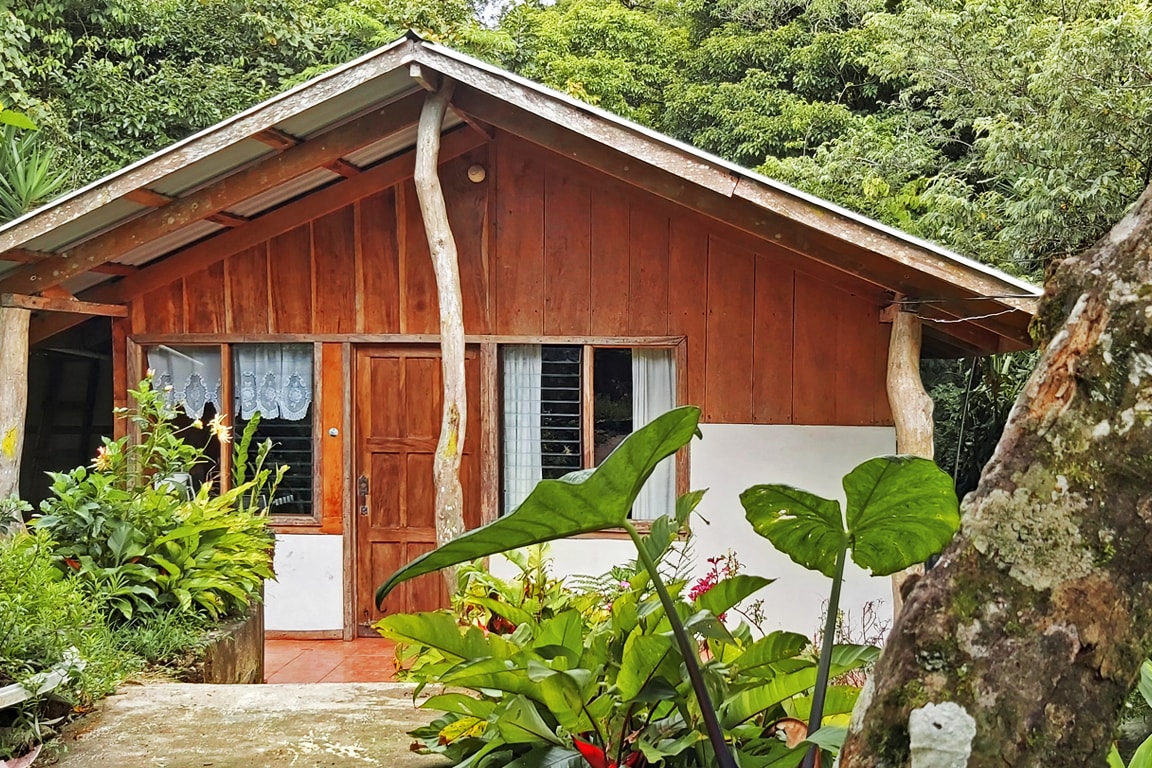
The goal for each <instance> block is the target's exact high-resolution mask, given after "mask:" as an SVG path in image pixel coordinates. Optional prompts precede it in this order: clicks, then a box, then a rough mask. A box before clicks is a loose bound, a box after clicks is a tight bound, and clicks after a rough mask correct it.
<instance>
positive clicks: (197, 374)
mask: <svg viewBox="0 0 1152 768" xmlns="http://www.w3.org/2000/svg"><path fill="white" fill-rule="evenodd" d="M148 367H149V368H151V369H152V371H153V374H152V386H153V388H154V389H157V390H161V391H163V390H164V388H165V387H172V389H171V390H170V391H169V397H168V402H169V403H170V404H172V405H179V406H182V407H183V408H184V412H185V413H187V414H188V418H191V419H199V418H203V416H204V406H205V405H206V404H208V403H212V405H214V406H215V407H216V413H220V370H221V369H220V348H219V347H179V348H176V347H165V346H160V347H152V348H151V349H149V350H148Z"/></svg>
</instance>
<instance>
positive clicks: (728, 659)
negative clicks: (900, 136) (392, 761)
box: [379, 519, 878, 768]
mask: <svg viewBox="0 0 1152 768" xmlns="http://www.w3.org/2000/svg"><path fill="white" fill-rule="evenodd" d="M679 522H680V523H684V522H686V519H681V520H680V521H679ZM684 532H685V531H684V530H683V529H682V530H680V533H681V534H684ZM677 539H678V536H677V528H676V526H675V525H670V524H669V520H668V519H664V520H662V521H657V522H656V523H654V524H653V526H652V531H651V533H650V534H649V535H647V536H645V537H644V539H643V540H644V543H645V546H646V547H647V549H648V550H649V552H650V553H651V554H652V555H653V557H654V558H655V559H656V560H657V561H658V562H662V561H664V560H665V559H667V558H669V557H671V558H672V559H675V557H676V555H675V550H673V548H672V544H673V542H675V541H677ZM519 564H520V566H521V576H520V577H518V578H516V579H513V580H510V581H504V580H502V579H499V578H496V577H493V576H492V575H490V574H488V573H487V572H485V571H484V570H482V569H478V568H471V569H469V570H467V571H465V572H464V573H463V574H462V581H463V582H464V587H463V594H462V596H461V597H460V598H458V599H457V601H456V610H455V615H453V614H451V613H449V612H447V611H442V612H436V613H421V614H399V615H395V616H389V617H387V618H385V619H383V620H382V621H381V622H380V623H379V628H380V631H381V632H382V633H383V634H384V635H385V636H387V637H390V638H392V639H394V640H397V641H398V642H400V643H401V644H402V648H403V651H402V654H403V656H404V657H405V658H406V659H408V660H409V661H410V663H411V664H412V665H413V666H412V667H411V669H410V670H409V672H408V673H407V676H408V677H409V679H412V680H415V681H418V682H420V683H431V682H435V683H442V684H445V685H448V686H450V687H452V688H464V689H471V690H472V691H474V695H463V694H461V693H458V692H457V693H446V694H441V695H438V696H433V697H432V698H430V699H429V700H428V701H427V702H425V703H424V705H423V706H425V707H427V708H430V709H435V710H440V711H442V712H444V714H443V715H442V716H440V717H439V718H437V719H436V720H435V721H433V723H432V724H431V725H430V726H428V727H427V728H423V729H419V730H418V731H416V732H414V734H413V735H415V736H416V737H417V738H418V740H419V743H420V744H421V745H422V747H423V749H424V750H426V751H428V752H432V753H436V754H441V755H444V756H445V757H447V758H449V759H451V760H453V761H455V762H456V763H457V764H460V765H463V764H465V763H467V765H469V766H498V765H517V766H523V767H527V766H545V765H567V766H573V767H575V766H583V765H592V766H596V765H604V766H607V765H620V766H623V765H636V764H639V761H640V760H641V759H643V760H644V761H646V764H649V765H665V766H712V765H716V764H717V761H716V759H715V757H714V755H713V753H712V752H711V748H710V746H709V744H708V742H707V739H706V737H705V733H704V728H703V726H702V723H701V718H700V712H699V709H698V707H697V706H696V704H695V701H694V700H693V697H692V692H691V688H690V687H689V685H688V681H687V680H686V679H685V677H684V674H683V669H682V666H683V663H684V659H683V657H682V656H681V653H680V651H679V649H678V648H677V645H676V643H675V642H674V641H673V639H672V637H671V623H670V621H669V619H668V616H667V614H666V612H665V609H664V607H663V605H662V604H661V600H660V597H659V596H658V595H657V594H656V590H655V589H654V588H653V584H652V581H651V579H650V578H649V576H648V573H647V572H646V571H645V569H644V568H643V566H640V565H637V564H635V563H633V564H631V565H630V566H628V567H623V568H618V569H616V570H614V572H613V573H612V574H606V575H605V576H604V577H602V578H600V579H597V580H595V582H594V583H595V589H592V590H580V589H572V588H569V587H565V586H564V585H562V584H560V583H559V582H557V581H555V580H554V579H551V578H549V577H548V575H547V572H546V570H545V569H544V568H543V567H542V565H541V561H540V558H539V556H538V555H532V556H530V557H525V558H523V559H522V560H521V561H520V562H519ZM671 570H672V571H673V572H675V570H676V569H675V567H674V566H673V567H672V568H671ZM767 583H768V582H767V580H766V579H762V578H759V577H752V576H747V575H740V574H735V575H730V576H727V577H726V578H723V579H721V580H720V581H718V582H716V583H712V584H709V585H707V586H708V588H707V589H706V590H702V591H701V590H697V589H693V590H688V589H687V584H686V582H685V581H684V580H682V579H680V578H678V577H676V576H673V579H672V580H671V584H670V587H669V589H670V590H671V591H672V592H673V593H674V600H675V606H676V610H677V613H678V615H679V616H680V617H681V618H683V619H684V620H685V621H686V622H687V624H688V626H689V627H690V629H691V630H692V632H693V633H694V634H695V635H696V636H697V638H698V642H699V643H700V646H699V647H700V649H701V651H702V652H703V654H704V657H705V659H706V660H705V661H704V666H703V671H704V676H705V680H706V681H707V683H708V687H709V690H710V691H712V692H713V695H714V696H715V697H716V698H717V701H718V702H720V705H719V711H720V716H721V721H722V724H723V726H724V729H725V734H726V737H727V740H728V742H729V743H730V744H732V745H734V746H735V748H736V751H737V753H738V754H739V755H740V759H741V764H744V765H765V764H769V763H770V764H772V765H777V766H780V768H785V767H786V766H795V765H798V764H799V762H800V760H801V758H802V757H803V753H804V750H803V749H802V748H801V749H797V748H790V747H789V746H788V745H787V744H785V743H784V742H782V741H781V740H779V739H778V738H777V736H776V732H777V730H778V729H779V726H780V724H781V723H782V721H785V722H786V721H789V720H798V721H804V720H807V718H808V712H809V711H810V709H811V707H812V701H813V693H812V688H813V686H814V684H815V681H816V678H817V660H816V653H815V650H814V648H813V647H812V644H811V642H810V641H809V640H808V638H806V637H804V636H803V635H798V634H795V633H791V632H772V633H770V634H768V635H762V634H760V633H759V632H758V631H755V630H754V629H753V628H752V627H750V626H749V625H747V624H745V623H741V624H739V626H737V627H735V628H734V629H729V628H727V627H726V626H725V625H724V624H723V623H721V622H720V621H718V620H717V618H716V617H717V616H719V615H723V614H724V613H725V612H727V611H730V610H731V609H732V608H733V606H735V605H736V604H738V603H739V602H740V601H741V600H743V599H744V598H745V597H747V596H748V595H749V594H751V593H752V592H754V591H755V590H757V589H760V588H761V587H763V586H765V585H766V584H767ZM693 593H697V594H695V596H694V597H693V596H692V595H693ZM877 655H878V649H876V648H872V647H870V646H860V645H847V644H842V645H836V646H835V647H834V648H833V649H832V652H831V669H832V672H833V674H835V675H841V674H845V673H848V672H850V671H853V670H857V669H860V668H862V667H864V666H866V665H867V664H869V663H871V662H872V661H873V660H874V659H875V657H876V656H877ZM858 695H859V690H858V689H857V688H854V687H852V686H847V685H837V686H834V687H833V688H832V689H831V690H830V695H829V698H828V702H829V707H828V710H827V713H828V715H829V720H830V721H831V722H833V723H834V724H836V726H837V727H843V726H844V725H845V724H846V723H847V718H848V713H849V711H850V710H851V707H852V705H853V704H854V703H855V701H856V698H857V696H858ZM826 735H827V734H826ZM581 755H583V757H582V756H581ZM585 760H587V762H585ZM773 761H778V762H773Z"/></svg>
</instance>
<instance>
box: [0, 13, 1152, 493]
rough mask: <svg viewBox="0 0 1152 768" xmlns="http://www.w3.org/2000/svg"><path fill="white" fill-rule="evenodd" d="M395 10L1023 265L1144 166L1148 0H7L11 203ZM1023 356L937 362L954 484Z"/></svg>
mask: <svg viewBox="0 0 1152 768" xmlns="http://www.w3.org/2000/svg"><path fill="white" fill-rule="evenodd" d="M409 28H411V29H415V30H416V31H418V32H420V33H421V34H423V35H425V36H426V37H428V38H430V39H432V40H434V41H437V42H442V43H445V44H447V45H450V46H453V47H455V48H457V49H460V50H462V51H464V52H467V53H470V54H472V55H475V56H478V57H480V58H482V59H485V60H487V61H490V62H492V63H494V64H497V65H499V66H502V67H506V68H508V69H511V70H513V71H515V72H518V73H519V74H521V75H524V76H525V77H528V78H531V79H533V80H536V81H538V82H541V83H544V84H546V85H549V86H551V87H553V88H556V89H558V90H560V91H563V92H566V93H568V94H571V95H572V96H575V97H577V98H580V99H583V100H585V101H588V102H590V103H592V104H596V105H598V106H600V107H603V108H605V109H607V110H610V111H612V112H615V113H616V114H619V115H621V116H623V117H626V118H628V119H631V120H634V121H636V122H639V123H642V124H644V125H647V126H649V127H651V128H654V129H656V130H658V131H661V132H664V133H666V134H669V135H671V136H673V137H675V138H678V139H681V140H683V141H686V142H688V143H690V144H693V145H695V146H698V147H700V148H702V149H705V150H707V151H710V152H713V153H715V154H717V155H719V156H721V157H724V158H726V159H728V160H731V161H734V162H736V163H739V164H741V165H744V166H747V167H750V168H754V169H756V170H759V171H761V172H762V173H764V174H766V175H768V176H770V177H773V178H775V179H779V180H780V181H783V182H786V183H788V184H792V185H794V186H796V187H798V188H800V189H802V190H804V191H807V192H810V193H812V194H815V195H819V196H821V197H824V198H826V199H828V200H831V201H833V202H835V203H838V204H840V205H843V206H845V207H848V208H851V209H854V210H857V211H860V212H861V213H864V214H866V215H868V216H871V217H874V218H876V219H878V220H880V221H882V222H884V223H886V224H890V225H892V226H895V227H899V228H900V229H902V230H904V231H906V232H909V233H910V234H913V235H916V236H919V237H923V238H925V239H928V240H933V241H935V242H938V243H941V244H942V245H945V246H947V247H949V248H952V249H953V250H956V251H958V252H959V253H962V254H964V255H966V256H970V257H973V258H976V259H979V260H980V261H983V262H985V263H988V264H991V265H993V266H996V267H998V268H1001V269H1004V270H1006V271H1008V272H1011V273H1014V274H1017V275H1020V276H1023V277H1026V278H1030V279H1033V280H1036V281H1040V280H1041V279H1042V278H1043V275H1044V272H1045V270H1046V269H1047V268H1048V267H1050V266H1051V264H1052V263H1054V262H1055V261H1057V260H1059V259H1061V258H1062V257H1064V256H1066V255H1070V254H1073V253H1076V252H1078V251H1080V250H1082V249H1084V248H1085V247H1087V246H1088V245H1090V244H1091V243H1093V242H1094V241H1095V240H1096V239H1097V238H1099V237H1100V236H1101V235H1103V234H1104V233H1105V232H1106V231H1107V230H1108V228H1109V227H1110V226H1111V225H1112V224H1113V223H1115V222H1116V221H1117V220H1118V219H1119V218H1120V217H1121V215H1122V214H1123V213H1124V211H1125V210H1126V209H1127V208H1128V207H1129V206H1130V205H1131V204H1132V202H1134V201H1135V199H1136V198H1137V196H1138V195H1139V194H1140V192H1141V191H1142V190H1143V189H1144V187H1145V186H1147V184H1148V183H1149V180H1150V178H1152V2H1150V1H1148V0H1078V1H1077V2H1069V1H1068V0H999V1H998V0H556V1H555V2H542V1H541V0H488V1H487V2H483V1H481V2H473V1H472V0H15V2H11V3H10V4H4V3H0V106H2V107H6V108H11V109H16V110H19V111H20V112H23V113H24V114H26V115H28V116H29V117H30V118H31V119H32V120H33V121H35V123H36V124H37V125H38V126H39V130H38V131H35V132H34V133H32V132H28V131H26V130H25V131H21V130H20V129H18V128H15V127H8V128H6V129H5V134H4V141H3V146H2V147H0V196H2V195H3V193H4V188H3V187H4V185H5V184H7V185H8V187H9V190H8V199H9V206H8V209H7V211H6V212H5V211H4V210H0V220H3V218H4V214H5V213H7V217H12V216H14V215H17V214H18V213H20V212H21V211H22V210H27V209H30V208H31V207H34V206H35V205H37V204H39V203H41V202H43V201H44V200H45V199H46V198H48V197H51V196H54V195H56V194H59V193H61V192H62V191H65V190H67V189H72V188H75V187H78V186H82V185H83V184H85V183H87V182H89V181H92V180H93V179H96V178H98V177H100V176H101V175H103V174H106V173H108V172H110V171H113V170H116V169H117V168H119V167H121V166H123V165H125V164H127V163H130V162H132V161H134V160H137V159H139V158H141V157H143V156H145V155H147V154H149V153H151V152H153V151H155V150H157V149H159V148H161V147H163V146H165V145H167V144H170V143H172V142H173V141H176V140H179V139H181V138H183V137H185V136H187V135H189V134H191V133H193V132H195V131H197V130H199V129H201V128H204V127H207V126H209V125H212V124H214V123H216V122H218V121H220V120H223V119H225V118H227V117H229V116H231V115H232V114H234V113H236V112H238V111H240V110H242V109H244V108H246V107H248V106H250V105H252V104H255V103H257V102H259V101H261V100H263V99H266V98H268V97H270V96H272V95H274V94H276V93H278V92H280V91H282V90H284V89H285V88H287V87H290V86H291V85H294V84H296V83H299V82H302V81H304V80H306V79H308V78H309V77H312V76H314V75H316V74H318V73H320V72H322V71H324V70H325V69H328V68H330V67H332V66H335V65H337V64H340V63H342V62H345V61H348V60H350V59H352V58H354V57H356V56H358V55H360V54H362V53H366V52H367V51H370V50H372V49H373V48H376V47H378V46H380V45H384V44H386V43H388V42H391V41H392V40H394V39H396V38H397V37H399V36H400V35H401V34H403V33H404V31H405V30H407V29H409ZM36 169H39V170H36ZM30 177H31V178H30ZM16 185H19V186H20V187H21V189H19V190H15V192H19V194H14V190H13V189H12V187H13V186H16ZM0 202H3V200H0ZM1030 365H1031V358H1030V357H1027V356H1025V357H1018V356H1017V357H999V358H989V359H985V360H980V361H966V362H962V363H956V362H950V363H934V364H933V363H929V364H927V365H926V370H925V374H926V378H927V379H928V382H929V385H930V389H931V391H932V394H933V396H934V398H935V399H936V401H937V414H938V434H937V444H936V456H937V461H938V462H939V463H940V464H941V465H942V466H943V467H944V468H945V469H946V470H948V471H950V472H952V473H953V474H954V475H955V476H956V479H957V484H958V487H959V489H960V490H961V492H964V491H967V490H970V489H971V488H972V487H974V485H975V480H976V478H977V476H978V474H979V470H980V467H981V466H982V465H983V463H984V460H985V459H986V458H987V456H988V455H989V453H990V451H991V448H992V447H993V446H994V445H995V442H996V440H997V439H998V437H999V433H1000V427H1001V426H1002V424H1003V421H1004V419H1005V418H1006V416H1007V410H1008V407H1009V406H1010V404H1011V401H1012V399H1013V398H1014V394H1015V391H1016V389H1017V388H1018V387H1019V385H1020V384H1021V383H1022V382H1023V379H1024V377H1025V376H1026V374H1027V372H1028V370H1029V368H1030Z"/></svg>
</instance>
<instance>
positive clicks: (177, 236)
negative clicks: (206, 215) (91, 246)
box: [116, 221, 227, 267]
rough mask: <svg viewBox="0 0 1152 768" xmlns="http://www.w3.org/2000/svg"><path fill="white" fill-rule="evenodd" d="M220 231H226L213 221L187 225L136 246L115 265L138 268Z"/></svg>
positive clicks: (117, 260)
mask: <svg viewBox="0 0 1152 768" xmlns="http://www.w3.org/2000/svg"><path fill="white" fill-rule="evenodd" d="M222 229H227V227H225V226H223V225H222V224H217V223H216V222H213V221H197V222H196V223H195V224H189V225H188V226H187V227H182V228H180V229H178V230H176V231H175V232H169V233H168V234H167V235H164V236H163V237H158V238H156V239H155V240H152V241H151V242H148V243H144V244H143V245H138V246H136V247H135V248H133V249H132V250H130V251H128V252H127V253H125V254H124V255H123V256H121V257H120V258H118V259H116V263H117V264H127V265H129V266H133V267H138V266H140V265H142V264H147V263H148V262H150V261H152V260H153V259H157V258H159V257H161V256H163V255H165V254H167V253H171V252H172V251H174V250H176V249H177V248H181V247H183V246H185V245H188V244H189V243H194V242H196V241H197V240H203V239H204V238H205V237H208V235H211V234H213V233H215V232H219V231H220V230H222Z"/></svg>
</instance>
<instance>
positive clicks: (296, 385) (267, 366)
mask: <svg viewBox="0 0 1152 768" xmlns="http://www.w3.org/2000/svg"><path fill="white" fill-rule="evenodd" d="M233 349H234V350H235V356H234V358H233V365H234V371H233V374H232V375H233V379H234V381H235V382H236V411H237V412H238V413H239V414H240V418H242V419H250V418H252V415H253V414H254V413H256V412H257V411H259V412H260V415H261V416H262V417H263V418H265V419H276V418H280V419H288V420H290V421H300V420H301V419H303V418H304V417H305V416H307V415H308V406H309V405H311V403H312V345H311V344H244V345H238V346H236V347H233Z"/></svg>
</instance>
